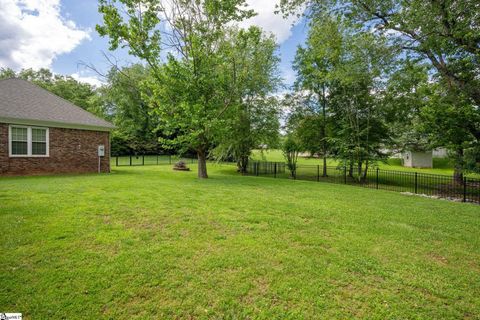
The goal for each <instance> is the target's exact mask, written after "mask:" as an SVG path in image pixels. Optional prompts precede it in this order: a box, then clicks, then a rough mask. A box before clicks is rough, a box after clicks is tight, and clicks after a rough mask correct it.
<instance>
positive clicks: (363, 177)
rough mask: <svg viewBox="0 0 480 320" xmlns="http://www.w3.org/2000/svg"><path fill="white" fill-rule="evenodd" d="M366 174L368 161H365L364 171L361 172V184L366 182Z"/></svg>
mask: <svg viewBox="0 0 480 320" xmlns="http://www.w3.org/2000/svg"><path fill="white" fill-rule="evenodd" d="M367 173H368V159H367V160H365V170H364V171H363V174H362V182H365V181H367Z"/></svg>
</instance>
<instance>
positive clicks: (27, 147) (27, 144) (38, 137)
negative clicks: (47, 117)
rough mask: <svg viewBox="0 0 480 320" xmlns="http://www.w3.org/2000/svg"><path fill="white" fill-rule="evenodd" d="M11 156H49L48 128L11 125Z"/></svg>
mask: <svg viewBox="0 0 480 320" xmlns="http://www.w3.org/2000/svg"><path fill="white" fill-rule="evenodd" d="M9 138H10V139H9V142H10V143H9V147H10V156H11V157H48V155H49V150H48V128H38V127H26V126H13V125H12V126H10V132H9Z"/></svg>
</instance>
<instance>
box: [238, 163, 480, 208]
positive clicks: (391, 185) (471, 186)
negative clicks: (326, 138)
mask: <svg viewBox="0 0 480 320" xmlns="http://www.w3.org/2000/svg"><path fill="white" fill-rule="evenodd" d="M325 173H326V174H324V170H323V166H322V165H297V168H296V172H295V173H294V174H292V172H291V171H290V170H289V169H288V167H287V166H286V164H285V163H283V162H266V161H250V162H249V164H248V167H247V173H246V174H247V175H254V176H269V177H273V178H290V179H297V180H310V181H319V182H320V181H324V182H330V183H341V184H348V185H356V186H362V187H366V188H373V189H383V190H391V191H397V192H410V193H415V194H422V195H427V196H435V197H440V198H447V199H451V200H457V201H464V202H475V203H480V179H477V178H469V177H464V178H463V181H461V182H460V181H456V180H455V179H453V177H452V176H447V175H439V174H429V173H419V172H406V171H394V170H383V169H378V168H371V169H369V170H367V174H366V175H365V176H358V175H355V174H350V173H349V170H348V169H347V168H346V167H342V166H340V167H335V166H327V167H326V170H325Z"/></svg>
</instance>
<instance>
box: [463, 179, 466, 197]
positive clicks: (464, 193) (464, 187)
mask: <svg viewBox="0 0 480 320" xmlns="http://www.w3.org/2000/svg"><path fill="white" fill-rule="evenodd" d="M463 202H467V177H463Z"/></svg>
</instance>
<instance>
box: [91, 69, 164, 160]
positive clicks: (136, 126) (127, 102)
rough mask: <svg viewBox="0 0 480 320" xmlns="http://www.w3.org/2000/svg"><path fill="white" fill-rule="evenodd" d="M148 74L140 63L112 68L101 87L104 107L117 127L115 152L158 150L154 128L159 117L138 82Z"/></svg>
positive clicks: (157, 123)
mask: <svg viewBox="0 0 480 320" xmlns="http://www.w3.org/2000/svg"><path fill="white" fill-rule="evenodd" d="M148 77H149V70H148V68H147V67H145V66H143V65H142V64H133V65H131V66H128V67H124V68H121V69H119V68H117V67H112V68H111V70H110V71H109V72H108V74H107V75H106V83H105V85H104V86H103V87H102V88H101V89H100V90H101V92H102V98H103V101H104V103H105V108H106V109H108V110H109V113H110V114H111V115H112V118H113V119H112V120H113V122H114V123H115V125H116V127H117V130H116V131H115V132H114V134H113V136H112V152H113V153H114V154H132V153H135V154H138V153H140V154H142V153H158V152H160V149H161V148H160V144H159V141H158V135H157V132H156V129H157V127H158V125H159V123H160V119H158V117H156V116H155V115H154V114H152V110H151V108H150V106H149V105H148V101H146V100H145V99H144V98H143V97H142V90H141V84H142V83H143V82H144V81H146V80H147V79H148Z"/></svg>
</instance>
